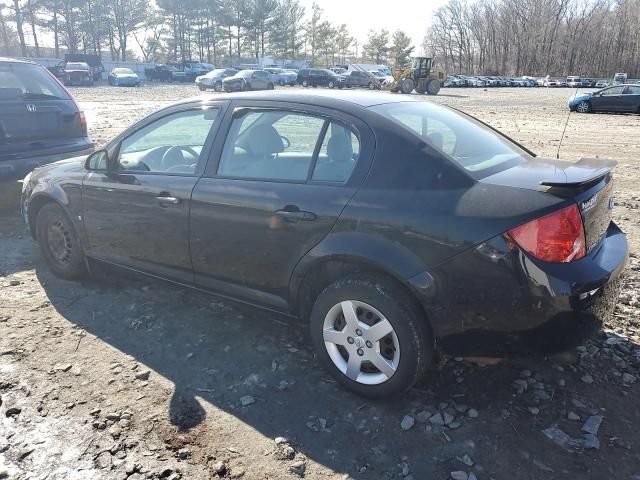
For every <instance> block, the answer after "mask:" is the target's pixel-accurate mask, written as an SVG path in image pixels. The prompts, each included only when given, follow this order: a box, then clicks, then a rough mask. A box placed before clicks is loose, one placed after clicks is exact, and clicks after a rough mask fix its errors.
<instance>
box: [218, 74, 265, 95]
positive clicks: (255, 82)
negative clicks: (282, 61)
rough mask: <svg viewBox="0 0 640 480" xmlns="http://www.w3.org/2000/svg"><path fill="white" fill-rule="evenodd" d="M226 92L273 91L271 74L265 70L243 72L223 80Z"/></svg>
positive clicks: (223, 87)
mask: <svg viewBox="0 0 640 480" xmlns="http://www.w3.org/2000/svg"><path fill="white" fill-rule="evenodd" d="M222 89H223V90H224V91H225V92H245V91H248V90H273V89H274V84H273V81H272V79H271V74H270V73H269V72H267V71H265V70H241V71H239V72H238V73H236V74H235V75H233V76H231V77H227V78H225V79H224V80H222Z"/></svg>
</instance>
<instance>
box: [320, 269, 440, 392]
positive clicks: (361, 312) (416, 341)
mask: <svg viewBox="0 0 640 480" xmlns="http://www.w3.org/2000/svg"><path fill="white" fill-rule="evenodd" d="M421 313H422V312H421V310H420V308H419V307H418V306H417V304H416V302H415V301H414V299H413V298H412V297H411V296H410V295H409V294H408V293H407V292H406V291H405V290H404V289H403V288H401V287H400V286H398V285H397V284H396V283H395V282H394V281H393V280H391V279H388V278H386V277H383V276H379V275H364V274H357V275H352V276H349V277H346V278H343V279H341V280H338V281H337V282H335V283H333V284H331V285H329V286H328V287H327V288H326V289H325V290H324V291H323V292H322V293H321V294H320V295H319V296H318V298H317V300H316V302H315V304H314V306H313V310H312V313H311V325H310V327H311V338H312V341H313V345H314V347H315V349H316V352H317V354H318V357H319V358H320V360H321V362H322V363H323V364H324V365H325V367H326V368H327V369H328V370H329V372H330V373H331V375H332V376H333V377H334V378H335V379H336V380H337V381H338V382H340V383H341V384H342V385H344V386H345V387H347V388H348V389H350V390H352V391H353V392H355V393H357V394H359V395H364V396H367V397H375V398H380V397H386V396H390V395H395V394H399V393H402V392H404V391H406V390H408V389H409V388H411V387H412V386H413V385H414V384H415V382H416V381H417V380H418V379H419V378H420V377H421V376H423V375H424V373H425V372H426V369H427V367H428V365H429V363H430V362H431V358H432V356H433V336H432V334H431V330H430V328H429V327H428V325H427V323H426V320H425V319H424V317H423V315H422V314H421Z"/></svg>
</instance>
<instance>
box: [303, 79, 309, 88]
mask: <svg viewBox="0 0 640 480" xmlns="http://www.w3.org/2000/svg"><path fill="white" fill-rule="evenodd" d="M302 86H303V87H304V88H307V87H308V86H309V82H307V81H306V80H302Z"/></svg>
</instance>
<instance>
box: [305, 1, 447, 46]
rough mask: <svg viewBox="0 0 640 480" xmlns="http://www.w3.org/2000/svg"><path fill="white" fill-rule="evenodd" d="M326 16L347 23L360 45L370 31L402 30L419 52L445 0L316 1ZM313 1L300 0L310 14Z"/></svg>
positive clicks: (337, 21) (334, 21) (332, 21)
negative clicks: (428, 28)
mask: <svg viewBox="0 0 640 480" xmlns="http://www.w3.org/2000/svg"><path fill="white" fill-rule="evenodd" d="M315 1H316V3H317V4H318V5H319V6H320V8H322V10H323V11H324V17H325V18H326V19H328V20H329V21H330V22H331V23H333V24H338V25H339V24H342V23H345V24H346V25H347V27H348V28H349V31H350V32H351V34H352V35H353V36H354V37H356V39H357V40H358V43H359V45H363V44H364V43H365V42H366V40H367V32H369V30H371V29H374V30H380V29H382V28H386V29H387V30H389V31H390V32H393V31H394V30H397V29H400V30H403V31H404V32H405V33H406V34H408V35H409V36H410V37H411V38H412V39H413V45H414V46H415V47H416V50H415V52H416V54H419V53H421V50H422V40H423V39H424V34H425V32H426V30H427V27H428V26H429V24H430V22H431V16H432V14H433V12H434V11H435V10H436V9H437V8H438V7H440V6H442V5H444V4H445V3H446V0H386V1H385V0H315ZM313 2H314V0H301V3H302V4H303V5H304V6H305V9H306V13H307V15H308V14H310V13H311V5H312V4H313Z"/></svg>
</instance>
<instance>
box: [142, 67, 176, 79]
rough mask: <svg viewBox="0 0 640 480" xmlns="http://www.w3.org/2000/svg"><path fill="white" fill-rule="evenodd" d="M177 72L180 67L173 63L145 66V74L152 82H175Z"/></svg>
mask: <svg viewBox="0 0 640 480" xmlns="http://www.w3.org/2000/svg"><path fill="white" fill-rule="evenodd" d="M176 72H178V69H177V68H176V67H174V66H173V65H164V64H158V65H155V66H153V67H147V68H145V69H144V76H145V78H146V79H147V80H148V81H150V82H153V81H156V82H173V81H174V80H176V79H175V78H174V75H175V73H176Z"/></svg>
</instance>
